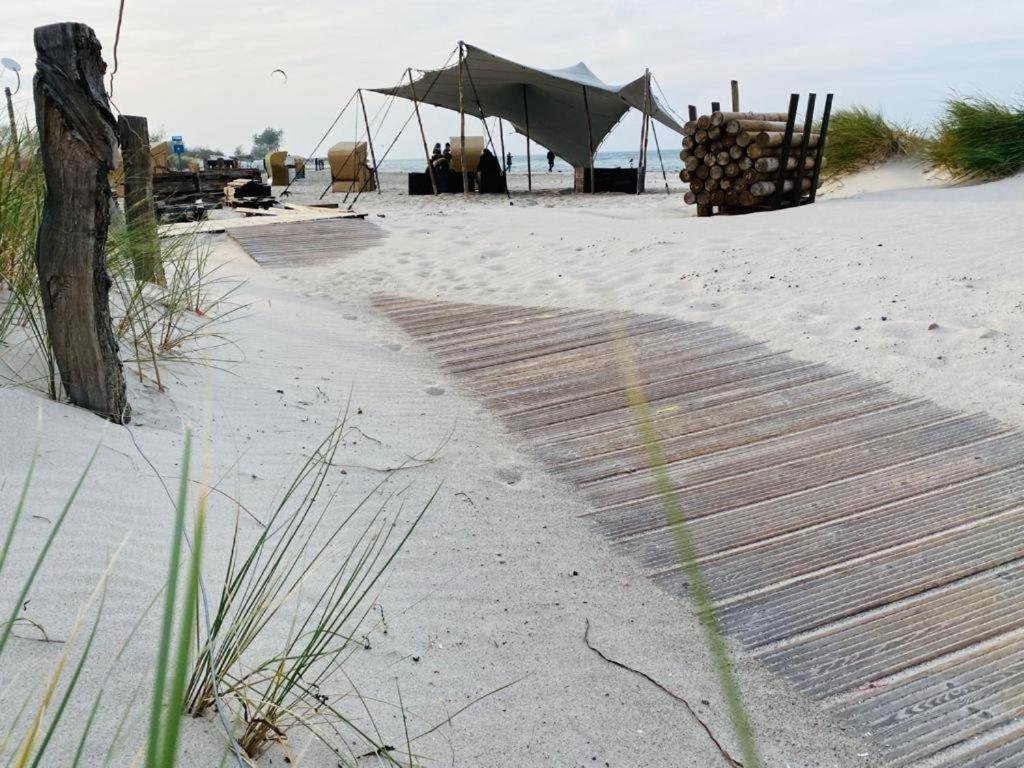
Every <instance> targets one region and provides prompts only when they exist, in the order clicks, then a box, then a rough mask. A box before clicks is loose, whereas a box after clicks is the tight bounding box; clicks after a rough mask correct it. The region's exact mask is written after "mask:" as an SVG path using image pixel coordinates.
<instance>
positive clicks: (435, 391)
mask: <svg viewBox="0 0 1024 768" xmlns="http://www.w3.org/2000/svg"><path fill="white" fill-rule="evenodd" d="M426 392H427V394H428V395H443V394H444V387H427V389H426Z"/></svg>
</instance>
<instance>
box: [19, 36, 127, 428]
mask: <svg viewBox="0 0 1024 768" xmlns="http://www.w3.org/2000/svg"><path fill="white" fill-rule="evenodd" d="M35 45H36V55H37V59H36V75H35V81H34V85H33V88H34V92H35V106H36V125H37V127H38V130H39V143H40V153H41V155H42V159H43V172H44V174H45V176H46V202H45V205H44V207H43V216H42V221H41V223H40V226H39V234H38V236H37V239H36V268H37V270H38V272H39V284H40V288H41V291H42V299H43V309H44V312H45V314H46V327H47V331H48V333H49V335H50V341H51V343H52V344H53V354H54V358H55V359H56V361H57V366H58V368H59V369H60V375H61V382H62V383H63V385H64V390H65V391H66V392H67V394H68V397H69V398H70V399H71V402H72V403H74V404H75V405H79V406H82V407H83V408H88V409H89V410H92V411H95V412H96V413H98V414H100V415H102V416H105V417H106V418H108V419H111V420H112V421H116V422H118V423H126V422H128V421H129V419H130V418H131V407H130V406H129V405H128V398H127V394H126V392H125V380H124V369H123V368H122V366H121V360H120V358H119V357H118V349H117V339H116V338H115V337H114V332H113V329H112V328H111V325H110V306H109V302H108V296H109V293H110V277H109V276H108V275H107V264H106V243H107V229H108V227H109V226H110V187H109V185H108V183H107V175H108V174H109V173H110V171H111V169H112V168H113V166H114V149H115V147H116V146H117V134H116V131H115V123H114V116H113V115H112V114H111V113H110V108H109V107H108V105H107V95H106V92H105V91H104V90H103V73H104V72H105V71H106V65H105V64H104V63H103V58H102V57H101V55H100V50H101V49H100V43H99V40H97V39H96V35H95V34H94V33H93V31H92V29H91V28H89V27H87V26H86V25H84V24H76V23H71V22H67V23H62V24H50V25H48V26H45V27H37V28H36V30H35Z"/></svg>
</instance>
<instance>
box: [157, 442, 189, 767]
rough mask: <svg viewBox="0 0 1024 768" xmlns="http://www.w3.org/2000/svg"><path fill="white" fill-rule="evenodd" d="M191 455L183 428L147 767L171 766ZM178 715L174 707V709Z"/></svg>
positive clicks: (176, 715) (176, 714)
mask: <svg viewBox="0 0 1024 768" xmlns="http://www.w3.org/2000/svg"><path fill="white" fill-rule="evenodd" d="M191 457H192V432H191V431H190V430H187V429H186V430H185V445H184V448H183V454H182V459H181V478H180V480H179V481H178V501H177V504H176V506H175V517H174V532H173V534H172V537H171V557H170V563H169V565H168V569H167V570H168V573H167V587H166V592H165V595H164V611H163V620H162V622H161V626H160V641H159V646H158V650H157V659H156V667H155V678H154V683H153V700H152V703H151V705H150V714H149V737H148V740H147V743H146V768H171V767H170V766H168V765H164V764H162V763H160V762H159V760H160V756H161V747H162V739H163V733H164V731H163V717H162V711H163V707H164V693H165V691H166V688H167V678H168V672H169V670H168V662H169V661H170V658H171V643H172V640H173V636H174V610H175V604H176V599H177V593H178V570H179V565H180V563H181V545H182V540H183V539H184V534H185V507H186V506H187V504H188V482H189V463H190V461H191ZM174 715H175V717H178V716H179V715H178V711H177V709H175V710H174Z"/></svg>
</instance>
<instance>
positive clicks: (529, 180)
mask: <svg viewBox="0 0 1024 768" xmlns="http://www.w3.org/2000/svg"><path fill="white" fill-rule="evenodd" d="M523 115H524V116H525V117H526V188H527V189H528V190H529V191H530V192H533V169H532V168H531V167H530V105H529V104H528V103H527V101H526V83H523Z"/></svg>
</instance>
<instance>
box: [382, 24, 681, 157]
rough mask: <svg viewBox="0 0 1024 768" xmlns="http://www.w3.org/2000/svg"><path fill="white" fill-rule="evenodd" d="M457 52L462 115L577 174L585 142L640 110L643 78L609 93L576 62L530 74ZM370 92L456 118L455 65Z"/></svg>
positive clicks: (656, 108)
mask: <svg viewBox="0 0 1024 768" xmlns="http://www.w3.org/2000/svg"><path fill="white" fill-rule="evenodd" d="M464 45H465V55H464V57H463V62H462V76H463V77H462V87H463V97H464V104H465V111H466V114H467V115H471V116H473V115H475V116H477V117H480V118H485V117H500V118H502V119H504V120H507V121H508V122H510V123H511V124H512V125H513V127H515V129H516V131H517V132H519V133H521V134H523V135H526V134H527V133H529V136H530V138H531V139H532V140H534V141H536V142H537V143H539V144H541V145H542V146H545V147H547V148H548V149H550V150H551V151H553V152H554V153H555V154H556V155H558V156H559V157H561V158H562V159H563V160H565V161H566V162H567V163H569V164H571V165H573V166H575V167H577V168H586V167H588V166H589V165H590V143H591V140H593V146H594V150H595V151H596V150H597V147H598V146H600V144H601V142H602V141H604V139H605V137H606V136H607V135H608V133H609V132H610V131H611V130H612V128H614V127H615V125H616V124H617V123H618V122H619V120H621V119H622V116H623V115H625V114H626V112H628V111H629V109H630V107H635V108H636V109H640V110H643V108H644V91H645V81H646V78H647V75H641V76H640V77H638V78H637V79H636V80H633V81H632V82H630V83H627V84H626V85H623V86H617V85H608V84H607V83H604V82H602V81H601V80H599V79H598V77H597V75H595V74H594V73H593V72H591V71H590V70H589V69H588V68H587V66H586V64H583V63H582V62H580V63H579V64H576V65H574V66H572V67H566V68H564V69H534V68H533V67H527V66H525V65H523V64H517V63H516V62H514V61H509V60H508V59H503V58H501V57H500V56H495V55H494V54H493V53H488V52H487V51H485V50H483V49H482V48H477V47H476V46H473V45H469V44H464ZM370 90H373V91H375V92H377V93H383V94H387V95H393V96H400V97H402V98H403V99H415V100H416V101H419V102H421V103H424V104H433V105H435V106H438V107H446V108H447V109H453V110H456V111H458V109H459V65H458V64H454V65H452V66H450V67H447V68H445V69H435V70H426V71H424V72H423V73H422V75H421V76H420V78H419V79H418V80H416V81H414V82H413V83H411V84H410V83H406V84H404V85H401V86H398V87H397V88H372V89H370ZM648 98H649V100H648V105H647V112H648V114H649V115H650V116H651V117H652V118H654V119H655V120H657V121H658V122H660V123H662V124H663V125H665V126H667V127H668V128H671V129H672V130H673V131H676V132H678V133H682V132H683V129H682V126H680V125H679V123H678V122H676V120H675V118H673V117H672V116H671V114H670V113H669V112H668V110H667V109H665V108H664V107H663V106H662V105H661V104H660V103H659V101H658V100H657V98H655V97H654V95H653V94H649V97H648ZM588 112H589V115H590V121H589V126H588V121H587V114H588ZM527 129H529V131H527Z"/></svg>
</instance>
